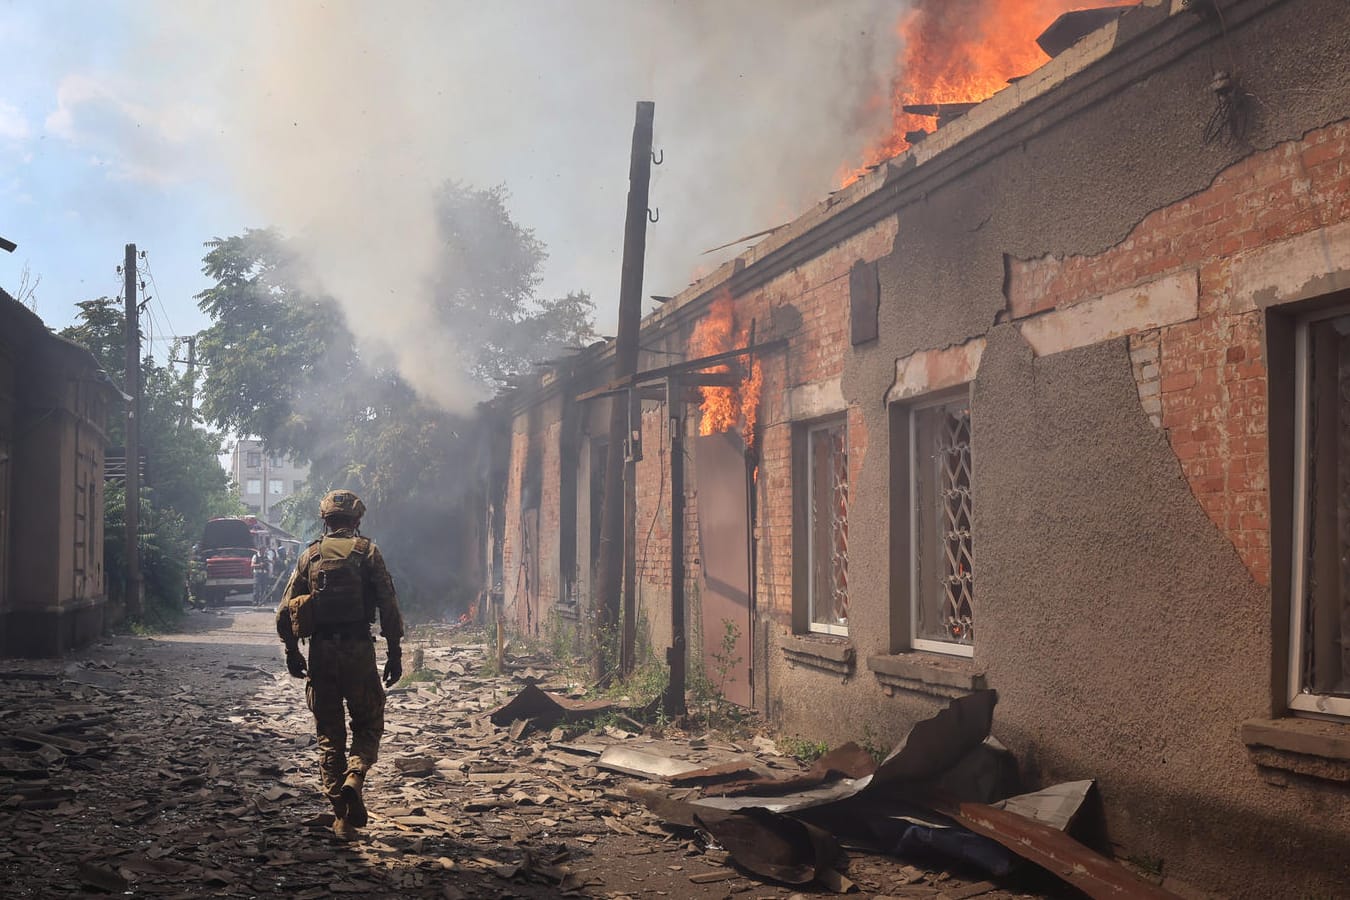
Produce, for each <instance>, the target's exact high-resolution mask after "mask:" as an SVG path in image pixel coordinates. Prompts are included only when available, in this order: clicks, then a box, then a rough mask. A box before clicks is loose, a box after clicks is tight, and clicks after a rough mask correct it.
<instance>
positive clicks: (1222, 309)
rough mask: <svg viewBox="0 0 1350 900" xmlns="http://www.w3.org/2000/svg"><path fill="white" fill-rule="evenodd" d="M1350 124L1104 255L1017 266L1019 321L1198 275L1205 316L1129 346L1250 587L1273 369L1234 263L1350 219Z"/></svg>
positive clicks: (1248, 171)
mask: <svg viewBox="0 0 1350 900" xmlns="http://www.w3.org/2000/svg"><path fill="white" fill-rule="evenodd" d="M1347 160H1350V123H1348V122H1338V123H1336V124H1333V125H1330V126H1328V127H1325V128H1321V129H1318V130H1316V131H1312V132H1310V133H1309V134H1307V135H1306V136H1305V137H1304V138H1303V140H1298V141H1289V142H1286V143H1283V144H1280V145H1278V146H1276V147H1274V148H1272V149H1271V150H1268V151H1265V152H1262V153H1257V154H1254V155H1252V156H1250V157H1248V158H1247V159H1245V160H1243V161H1242V162H1239V163H1237V164H1236V165H1234V166H1232V167H1230V168H1229V169H1227V170H1225V171H1224V172H1222V173H1220V174H1219V175H1218V177H1216V178H1215V179H1214V181H1213V183H1212V184H1211V185H1210V186H1209V188H1207V189H1206V190H1204V191H1201V192H1199V193H1197V194H1194V195H1192V196H1191V197H1188V198H1186V199H1185V200H1182V201H1180V202H1179V203H1176V204H1173V205H1172V206H1169V207H1166V208H1164V209H1160V210H1158V211H1156V212H1154V213H1152V214H1150V215H1149V216H1147V217H1146V218H1145V219H1143V221H1141V222H1140V223H1139V224H1138V225H1137V226H1135V228H1134V229H1133V230H1132V231H1131V233H1130V234H1129V236H1128V237H1127V238H1126V239H1125V240H1124V241H1122V242H1121V243H1120V244H1118V245H1117V246H1115V247H1113V248H1111V249H1110V250H1108V251H1107V252H1105V253H1102V254H1100V255H1098V256H1092V257H1086V256H1076V257H1069V258H1056V257H1044V258H1041V259H1035V260H1013V261H1011V263H1010V267H1009V276H1010V277H1009V289H1008V300H1009V307H1010V310H1011V312H1012V314H1013V316H1014V317H1015V318H1021V317H1024V316H1028V315H1032V314H1035V313H1038V312H1043V311H1046V310H1050V309H1056V308H1064V307H1068V306H1073V305H1075V304H1077V303H1080V302H1082V301H1085V300H1088V299H1092V298H1094V297H1097V296H1100V295H1102V294H1107V293H1110V292H1112V291H1116V290H1119V289H1120V288H1122V287H1125V286H1128V285H1133V284H1138V283H1141V282H1144V281H1148V280H1150V279H1154V278H1157V277H1158V276H1161V275H1165V274H1167V273H1170V272H1177V271H1186V270H1194V271H1196V272H1198V278H1199V306H1198V311H1199V316H1198V317H1197V318H1196V319H1194V320H1191V321H1188V322H1182V323H1180V324H1175V325H1170V326H1167V327H1163V328H1160V329H1157V330H1154V331H1151V332H1144V333H1141V334H1136V335H1134V336H1132V337H1131V343H1130V349H1131V359H1132V361H1133V363H1134V365H1135V375H1136V380H1137V382H1138V385H1139V393H1140V402H1141V404H1142V405H1143V408H1144V411H1145V412H1146V413H1147V414H1148V415H1149V416H1150V419H1151V420H1152V421H1153V422H1154V424H1155V425H1160V426H1161V427H1162V428H1164V429H1165V430H1166V432H1167V437H1168V440H1169V441H1170V442H1171V444H1172V448H1173V450H1174V451H1175V453H1176V455H1177V459H1178V460H1179V462H1180V464H1181V469H1182V471H1183V472H1184V473H1185V475H1186V478H1187V480H1188V481H1189V483H1190V486H1191V490H1192V491H1193V492H1194V494H1195V496H1196V499H1197V500H1198V501H1199V502H1200V504H1201V506H1202V507H1203V508H1204V509H1205V512H1206V513H1207V514H1208V515H1209V517H1210V519H1211V520H1213V522H1214V524H1215V525H1217V526H1218V527H1219V528H1220V529H1221V530H1222V532H1223V533H1224V534H1225V535H1226V536H1227V537H1228V539H1229V540H1230V541H1231V542H1232V543H1233V546H1234V548H1235V549H1236V550H1237V551H1238V553H1239V555H1240V556H1241V557H1242V560H1243V562H1244V563H1245V564H1246V566H1247V568H1248V571H1250V572H1251V574H1252V577H1253V578H1254V579H1255V580H1256V581H1257V582H1258V583H1260V584H1262V585H1268V584H1269V583H1270V530H1269V515H1270V510H1269V502H1268V497H1267V490H1266V489H1267V483H1268V479H1269V472H1268V461H1267V439H1266V422H1267V409H1266V365H1265V360H1264V355H1263V348H1262V341H1263V333H1264V328H1263V321H1262V314H1261V313H1260V312H1258V311H1252V310H1239V309H1238V307H1237V304H1236V303H1235V302H1234V295H1233V273H1232V265H1233V260H1234V258H1235V257H1236V256H1239V255H1240V254H1242V253H1243V252H1245V251H1249V250H1254V249H1257V248H1260V247H1263V246H1265V245H1268V244H1271V243H1273V242H1276V241H1279V240H1283V239H1285V238H1289V237H1293V236H1296V235H1299V234H1304V233H1307V232H1309V231H1312V230H1315V229H1318V228H1323V227H1327V226H1330V225H1334V224H1336V223H1339V222H1344V221H1347V220H1350V162H1348V161H1347Z"/></svg>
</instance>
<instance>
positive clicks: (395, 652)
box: [384, 641, 403, 687]
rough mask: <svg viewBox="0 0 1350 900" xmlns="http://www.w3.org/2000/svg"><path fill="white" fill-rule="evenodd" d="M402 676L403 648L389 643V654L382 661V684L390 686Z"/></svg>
mask: <svg viewBox="0 0 1350 900" xmlns="http://www.w3.org/2000/svg"><path fill="white" fill-rule="evenodd" d="M402 677H403V648H402V647H400V646H399V645H398V644H395V643H393V642H392V641H391V642H390V643H389V655H388V657H387V658H386V659H385V661H384V686H385V687H392V686H393V685H394V684H396V683H397V682H398V680H399V679H400V678H402Z"/></svg>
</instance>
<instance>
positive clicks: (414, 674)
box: [394, 669, 441, 687]
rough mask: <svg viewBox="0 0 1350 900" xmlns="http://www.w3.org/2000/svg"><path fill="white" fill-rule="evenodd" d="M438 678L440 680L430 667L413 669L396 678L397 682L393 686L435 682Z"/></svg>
mask: <svg viewBox="0 0 1350 900" xmlns="http://www.w3.org/2000/svg"><path fill="white" fill-rule="evenodd" d="M440 680H441V679H440V676H439V675H437V674H436V673H435V672H433V671H431V670H430V669H414V670H412V671H411V672H409V673H408V674H406V675H404V676H403V677H402V678H400V679H399V680H398V684H396V685H394V686H395V687H407V686H408V685H410V684H413V683H415V682H422V683H424V684H425V683H427V682H432V683H435V682H438V681H440Z"/></svg>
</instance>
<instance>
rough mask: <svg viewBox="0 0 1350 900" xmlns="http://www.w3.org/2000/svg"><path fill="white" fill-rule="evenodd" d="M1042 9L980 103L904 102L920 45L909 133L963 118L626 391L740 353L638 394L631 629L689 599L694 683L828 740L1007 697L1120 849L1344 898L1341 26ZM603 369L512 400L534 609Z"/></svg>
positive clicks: (588, 494)
mask: <svg viewBox="0 0 1350 900" xmlns="http://www.w3.org/2000/svg"><path fill="white" fill-rule="evenodd" d="M944 5H946V4H944ZM970 5H971V4H967V3H961V4H958V3H953V4H950V5H949V6H951V7H964V6H970ZM990 5H992V6H1002V7H1008V8H1017V9H1029V10H1041V11H1044V9H1045V8H1048V7H1050V6H1051V5H1052V4H1049V3H1042V4H1037V3H1003V4H990ZM1058 6H1059V7H1061V8H1060V11H1062V6H1063V5H1062V4H1059V5H1058ZM935 8H936V4H923V3H920V4H917V5H916V7H915V9H917V10H921V11H922V10H930V9H935ZM1053 19H1054V15H1053V14H1051V15H1049V16H1046V17H1043V18H1041V19H1039V20H1037V24H1036V28H1035V29H1030V30H1028V29H1025V28H1023V29H1021V30H1010V31H1008V32H1007V34H1008V40H1009V41H1010V42H1013V43H1018V42H1022V41H1024V40H1025V41H1030V40H1031V38H1033V37H1035V36H1036V35H1037V34H1038V33H1040V32H1039V31H1038V29H1039V30H1043V29H1045V28H1046V27H1047V26H1050V25H1051V24H1052V21H1051V20H1053ZM943 21H945V20H943ZM948 24H950V23H948ZM1054 24H1055V27H1054V28H1052V29H1051V30H1050V31H1047V32H1044V33H1042V34H1041V36H1042V44H1043V45H1044V46H1045V47H1046V48H1047V50H1049V51H1051V52H1054V53H1055V55H1054V57H1053V59H1051V60H1050V61H1048V62H1044V64H1041V65H1039V66H1035V65H1034V60H1036V59H1040V60H1044V58H1045V57H1044V56H1043V55H1042V56H1039V57H1031V59H1032V60H1033V64H1032V65H1030V66H1028V67H1027V69H1026V70H1024V71H1004V69H1005V68H1006V66H1003V65H1002V64H1000V65H999V66H998V67H996V68H999V71H998V72H997V73H996V74H997V76H998V77H997V78H996V79H992V80H988V82H987V83H986V84H985V86H984V87H982V88H980V89H979V90H978V91H976V93H975V94H974V95H970V94H966V95H962V94H960V93H948V92H945V91H938V92H934V93H926V92H925V91H924V87H925V84H924V82H923V81H920V80H914V79H918V78H931V79H933V80H932V82H931V83H932V84H935V85H938V84H940V83H941V82H940V80H938V79H937V77H936V76H935V75H933V73H934V72H936V71H938V69H936V68H934V67H935V66H939V64H940V63H941V61H940V60H939V61H936V62H935V61H933V60H929V59H926V58H925V59H923V60H919V59H917V58H916V59H914V60H907V62H906V66H907V71H910V72H911V73H914V74H913V76H912V78H911V79H910V80H909V81H907V83H906V84H905V85H904V86H903V90H899V91H898V93H897V97H896V98H888V102H891V101H892V100H893V101H894V102H895V103H896V107H897V109H898V110H899V111H900V112H904V107H905V106H914V105H915V104H916V103H917V102H931V103H934V104H950V103H957V102H959V103H970V104H973V105H970V106H966V107H964V108H962V109H961V111H960V112H961V114H960V115H958V116H947V117H945V119H944V121H943V124H942V126H941V127H938V128H936V129H935V130H932V131H931V133H927V134H925V135H923V136H922V140H921V141H918V142H915V141H913V140H908V139H906V138H905V132H907V131H908V132H913V131H915V130H916V129H915V127H914V126H913V123H912V122H911V121H910V120H907V119H903V118H901V117H900V116H897V117H896V120H897V126H896V132H897V134H898V135H899V139H900V140H899V141H898V142H891V143H887V142H886V141H881V142H879V143H878V145H877V148H876V153H875V155H873V156H870V157H867V158H865V159H863V160H862V162H864V163H867V164H868V165H863V166H861V167H859V168H858V169H857V170H856V171H855V170H852V169H850V168H849V167H847V166H846V167H844V169H843V170H842V173H843V174H842V178H841V180H843V181H847V182H848V183H847V186H846V187H844V188H843V189H842V190H840V191H839V192H837V193H835V194H834V195H832V196H831V197H829V198H828V199H827V200H825V201H824V202H822V203H821V204H819V205H818V206H816V207H815V208H813V209H811V210H810V211H808V212H807V213H806V214H804V215H802V216H801V217H800V218H798V219H797V220H796V221H794V222H792V223H790V224H788V225H786V226H784V227H782V228H779V229H777V230H775V231H774V232H773V233H772V234H770V235H769V236H768V237H766V238H764V239H763V240H761V241H760V242H759V243H758V244H756V245H755V246H753V247H752V248H750V249H749V250H747V251H745V252H744V253H742V254H741V255H740V256H739V257H737V258H736V259H734V260H733V261H731V262H729V263H727V264H725V265H723V266H722V267H721V268H719V269H718V270H717V271H715V272H713V273H711V274H710V275H708V276H706V277H704V278H702V279H701V280H699V281H698V282H697V283H695V284H694V285H692V286H691V287H690V288H689V289H687V290H685V291H684V292H682V293H681V294H680V295H678V296H676V297H674V298H673V299H672V300H671V301H670V302H667V303H664V304H663V305H662V306H661V307H660V308H659V309H658V310H657V311H656V312H654V313H652V314H651V315H649V316H647V317H646V319H645V320H644V321H643V324H642V340H641V346H642V349H643V355H642V359H641V364H640V368H642V369H643V370H645V371H648V372H661V371H669V370H670V367H671V366H672V361H679V360H688V359H694V358H697V357H702V356H708V355H710V354H716V353H718V352H719V351H726V350H735V349H738V348H743V347H746V346H748V345H751V344H753V345H755V348H754V349H753V350H752V352H749V353H747V354H745V355H742V356H740V357H737V358H736V359H734V360H724V361H723V363H722V364H723V365H724V366H725V368H724V369H723V370H722V371H720V372H719V371H717V370H715V369H714V368H713V367H710V366H703V367H700V368H699V369H698V370H697V371H698V373H699V374H700V377H702V376H704V375H706V376H717V377H708V378H705V379H703V381H702V382H700V383H699V384H698V385H696V386H695V387H693V388H690V389H689V390H684V391H669V390H668V391H665V392H662V393H659V394H644V393H643V392H642V391H639V394H640V396H639V397H638V400H639V401H640V402H638V403H636V404H635V405H634V406H635V409H637V410H640V413H638V414H637V415H635V417H634V418H633V420H632V424H633V431H634V432H635V435H634V436H635V438H636V440H635V441H634V442H633V444H634V446H636V447H637V448H638V449H639V451H640V461H638V462H637V463H636V483H635V485H634V488H635V492H636V505H637V512H636V516H635V527H634V529H633V531H632V533H630V534H629V535H628V540H629V541H630V542H631V543H632V545H633V547H634V554H633V556H634V560H635V566H636V584H637V587H636V598H635V599H636V601H637V608H638V609H639V610H640V612H641V621H642V623H643V624H644V627H645V628H646V629H647V636H648V638H649V639H650V641H651V644H652V646H653V647H656V648H662V647H666V646H670V645H671V643H672V632H671V618H670V614H669V611H670V603H671V597H672V595H674V594H677V593H683V595H684V596H685V597H686V598H687V599H688V605H689V612H690V616H689V637H688V645H689V648H690V650H689V662H690V664H691V665H693V666H700V667H702V669H703V671H704V672H705V673H709V674H710V675H715V676H716V677H714V678H713V680H714V682H715V683H717V682H719V681H720V684H719V686H720V688H721V689H722V690H723V691H724V693H725V694H726V695H727V696H728V697H731V698H733V699H735V700H737V702H741V703H743V704H745V705H747V706H753V707H755V708H757V709H759V710H762V711H763V712H764V713H765V714H766V715H767V716H768V717H769V718H770V719H771V720H772V721H773V722H774V723H775V724H776V725H777V726H778V727H780V728H781V729H782V730H784V731H785V732H787V733H791V734H799V735H803V736H806V737H809V738H812V739H826V740H830V741H838V740H843V739H846V738H855V739H856V738H862V737H864V736H867V735H870V736H873V737H874V738H875V739H876V740H880V741H882V742H885V741H886V740H887V739H890V738H893V737H896V736H898V735H900V734H903V733H904V732H905V731H906V729H907V728H908V727H909V726H910V725H911V724H912V723H914V722H916V721H918V720H920V719H923V718H925V717H927V716H928V715H930V714H931V713H932V712H933V710H934V709H935V708H936V707H938V706H940V705H941V704H942V703H944V702H945V700H946V699H947V698H950V697H953V696H959V695H962V694H965V693H969V692H971V691H974V690H976V689H979V688H983V687H992V688H995V689H997V690H998V692H999V696H1000V702H999V706H998V713H997V718H996V729H995V730H996V733H997V736H998V737H999V739H1000V740H1001V741H1002V742H1003V743H1004V744H1005V745H1007V747H1009V748H1010V749H1011V750H1012V751H1013V753H1014V754H1015V755H1016V756H1017V757H1018V758H1019V759H1020V760H1021V762H1022V766H1023V770H1024V773H1023V774H1024V776H1025V777H1026V779H1027V780H1028V781H1030V782H1050V781H1053V780H1057V779H1073V778H1096V779H1097V780H1098V784H1099V786H1100V788H1101V791H1102V794H1103V796H1104V798H1105V800H1106V803H1105V807H1106V812H1107V826H1108V833H1109V840H1110V842H1111V843H1112V844H1113V845H1114V848H1115V850H1116V851H1117V853H1118V854H1119V855H1121V856H1129V857H1134V858H1136V859H1152V860H1159V861H1160V868H1161V870H1162V873H1163V874H1164V875H1165V876H1167V877H1168V878H1171V879H1175V880H1176V883H1177V884H1179V885H1190V886H1192V887H1195V888H1199V889H1204V890H1208V891H1216V892H1218V893H1221V894H1224V895H1234V896H1237V895H1249V896H1273V895H1305V894H1306V895H1330V894H1334V893H1336V892H1337V890H1338V888H1339V886H1342V885H1344V884H1346V883H1350V863H1347V860H1350V852H1347V851H1350V807H1347V805H1346V804H1345V802H1344V798H1345V791H1346V786H1347V784H1350V675H1348V674H1347V673H1350V651H1347V649H1346V648H1347V647H1350V631H1347V630H1346V628H1347V626H1346V625H1345V624H1344V623H1345V622H1347V621H1350V606H1348V605H1347V602H1348V601H1347V600H1346V596H1347V594H1346V585H1350V563H1347V562H1346V560H1347V559H1350V554H1347V553H1346V552H1345V548H1346V547H1350V538H1347V535H1350V530H1348V529H1347V526H1346V524H1345V523H1346V522H1347V521H1350V499H1347V498H1350V487H1348V486H1350V479H1348V478H1347V477H1346V475H1345V472H1347V471H1350V465H1347V468H1344V469H1343V468H1342V465H1346V463H1344V462H1343V458H1344V457H1345V455H1346V453H1347V449H1346V441H1345V440H1344V435H1345V434H1347V433H1350V431H1348V430H1347V429H1350V404H1347V401H1346V398H1347V397H1350V389H1348V388H1347V387H1346V374H1345V373H1347V372H1350V362H1348V360H1350V348H1347V345H1346V335H1347V334H1350V324H1347V323H1350V76H1348V75H1347V73H1350V39H1348V36H1350V6H1348V5H1347V4H1345V3H1343V2H1340V0H1218V2H1213V0H1187V2H1181V0H1175V2H1174V0H1148V2H1144V3H1141V4H1139V5H1137V6H1133V7H1129V8H1124V9H1112V10H1109V12H1105V13H1104V12H1101V11H1098V13H1097V14H1096V15H1095V16H1076V17H1072V18H1070V19H1068V20H1061V21H1059V22H1057V23H1054ZM929 25H930V26H931V27H929V28H928V30H927V31H925V32H924V33H925V34H930V33H933V30H934V28H935V27H936V26H934V25H933V24H932V23H929ZM902 27H904V26H903V25H902ZM988 37H989V36H988V35H986V36H985V39H986V40H987V39H988ZM996 37H997V36H996ZM928 46H929V48H930V49H929V51H927V52H936V45H933V44H929V45H928ZM1020 52H1021V50H1020V49H1012V48H1009V49H1007V50H1006V52H1005V53H1004V54H1003V55H1004V56H1008V54H1017V53H1020ZM1035 52H1036V53H1039V51H1035ZM1018 58H1019V59H1020V57H1018ZM981 71H983V70H981ZM1013 76H1021V77H1017V78H1016V80H1015V81H1014V82H1013V83H1012V84H1011V85H1007V86H1004V85H1005V83H1006V81H1007V79H1008V78H1010V77H1013ZM991 94H992V96H990V95H991ZM976 101H979V102H976ZM938 112H941V110H938ZM930 122H931V119H930ZM911 136H912V137H915V138H917V137H918V135H911ZM888 140H889V138H888ZM897 153H898V155H895V154H897ZM1343 351H1344V352H1345V353H1346V355H1345V356H1342V355H1341V354H1342V352H1343ZM612 358H613V346H612V344H604V345H597V346H595V347H592V348H590V349H589V350H587V351H584V352H583V353H581V354H579V355H577V356H576V357H573V358H571V359H569V360H567V361H565V362H564V363H561V364H559V365H558V366H557V367H555V368H553V369H551V370H549V371H548V372H547V373H545V374H544V375H543V377H542V378H541V379H540V380H539V382H538V383H537V384H534V385H532V386H529V387H527V388H522V389H521V390H520V391H518V392H517V393H516V394H514V395H512V396H511V397H510V398H508V400H507V401H505V403H507V405H509V406H510V412H511V414H512V415H513V416H514V427H513V430H512V433H511V435H510V439H509V444H510V447H509V451H506V452H505V453H504V455H505V458H506V459H507V460H508V462H507V465H506V468H505V471H504V472H503V473H502V478H503V485H502V489H501V492H500V494H501V496H502V497H503V498H504V500H503V503H502V505H501V508H500V510H495V511H494V514H498V513H499V514H500V519H501V524H500V529H499V530H500V532H501V534H502V535H503V536H502V538H501V551H502V552H501V558H502V563H501V566H500V572H501V578H500V586H499V594H500V597H501V602H502V605H503V609H504V610H505V614H506V617H507V620H508V622H510V623H511V624H512V625H513V626H514V627H517V628H521V629H525V630H540V629H543V628H546V627H547V626H548V623H549V622H550V621H551V620H553V619H555V618H563V619H565V618H569V617H570V618H571V619H574V620H575V621H576V622H577V623H578V624H581V623H584V622H586V621H588V618H587V610H588V609H590V608H592V607H593V605H594V603H595V602H596V601H595V600H594V598H593V597H592V593H593V591H592V585H593V583H594V579H593V566H594V562H595V560H596V558H597V553H598V550H597V542H598V515H599V513H598V510H599V509H600V499H599V498H600V493H599V492H600V485H599V481H598V477H599V476H598V473H599V472H600V471H602V470H603V466H604V462H605V459H606V457H607V454H609V453H614V452H624V448H611V447H607V446H605V443H604V438H605V435H606V428H605V423H607V422H608V418H609V417H608V414H607V410H606V409H605V407H606V406H607V405H608V404H609V403H611V402H621V401H616V400H614V399H613V398H612V396H610V399H606V397H605V396H601V394H604V391H603V389H604V388H605V386H606V385H607V384H608V383H609V381H610V379H611V375H610V365H611V360H612ZM663 367H664V369H663ZM634 384H635V385H636V384H637V382H634ZM587 397H590V398H594V399H581V398H587ZM675 436H678V438H679V439H680V441H679V442H678V443H676V444H675V446H676V447H678V448H679V449H678V452H677V451H675V450H672V437H675ZM630 449H631V448H630ZM677 466H678V467H681V468H680V471H681V472H682V473H683V476H684V480H683V488H682V490H681V492H680V496H679V497H678V498H677V497H675V496H673V495H672V493H671V486H672V479H671V478H670V473H671V471H672V467H677ZM676 500H679V501H682V502H678V503H676V502H674V501H676ZM672 506H675V507H682V508H683V513H682V515H679V516H678V517H673V516H672V514H671V510H672ZM673 531H678V532H679V535H680V537H681V538H682V539H683V540H682V544H683V548H684V551H683V556H682V558H681V559H680V560H672V559H671V555H670V548H671V547H672V545H677V546H678V544H679V543H680V542H674V541H671V540H670V538H671V537H672V533H673ZM677 563H678V564H677ZM672 572H674V573H676V576H675V577H676V580H677V581H680V584H679V585H675V584H672ZM680 572H683V573H684V575H683V579H680V577H679V574H678V573H680ZM676 587H679V588H682V591H679V592H677V591H675V590H673V588H676ZM723 636H725V637H726V641H725V642H724V641H723Z"/></svg>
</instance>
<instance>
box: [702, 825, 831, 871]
mask: <svg viewBox="0 0 1350 900" xmlns="http://www.w3.org/2000/svg"><path fill="white" fill-rule="evenodd" d="M695 821H696V822H697V823H698V824H699V826H701V827H702V828H703V829H704V830H705V831H707V832H708V833H709V834H711V835H712V836H713V837H714V838H716V839H717V842H718V843H719V844H721V845H722V846H723V847H725V848H726V850H727V852H728V853H730V854H731V858H732V859H733V860H734V861H735V862H736V864H737V865H739V866H742V867H743V868H746V869H748V870H750V871H751V872H754V873H755V874H756V875H762V876H764V877H765V878H772V879H773V880H775V881H781V882H783V883H784V884H807V883H808V882H811V881H815V880H816V879H817V878H819V877H820V876H821V875H822V874H823V873H825V872H827V871H830V870H831V867H832V866H833V865H834V862H835V860H837V859H838V858H839V842H838V841H836V840H835V839H834V837H833V835H831V834H829V833H828V832H826V831H825V830H824V829H821V828H817V827H816V826H814V825H811V824H809V823H807V822H803V821H801V820H800V819H794V818H791V817H789V816H781V815H778V814H777V813H772V812H769V811H768V810H767V809H746V810H741V811H739V812H727V811H724V810H714V809H700V810H698V812H697V813H695Z"/></svg>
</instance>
